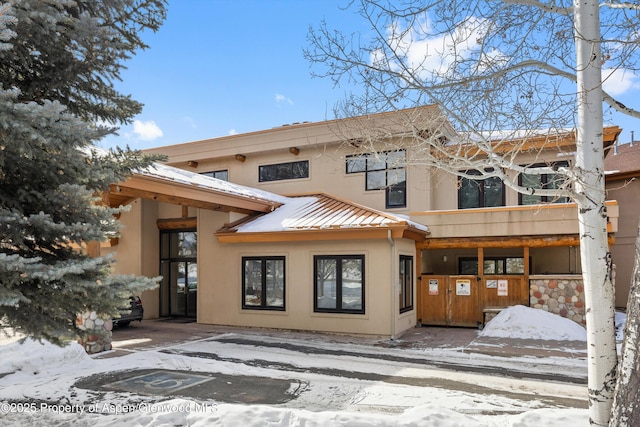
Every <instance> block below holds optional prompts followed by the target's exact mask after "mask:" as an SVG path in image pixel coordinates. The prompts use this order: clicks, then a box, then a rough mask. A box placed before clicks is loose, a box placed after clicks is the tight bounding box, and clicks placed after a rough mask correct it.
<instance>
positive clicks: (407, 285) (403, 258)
mask: <svg viewBox="0 0 640 427" xmlns="http://www.w3.org/2000/svg"><path fill="white" fill-rule="evenodd" d="M400 264H404V271H405V274H404V275H403V276H402V279H403V282H402V283H401V284H400V286H401V291H402V292H401V293H400V297H401V298H400V313H406V312H407V311H411V310H413V287H414V277H413V257H412V256H410V255H400ZM407 264H409V267H410V268H408V269H407ZM407 273H409V280H408V281H407V277H406V276H407Z"/></svg>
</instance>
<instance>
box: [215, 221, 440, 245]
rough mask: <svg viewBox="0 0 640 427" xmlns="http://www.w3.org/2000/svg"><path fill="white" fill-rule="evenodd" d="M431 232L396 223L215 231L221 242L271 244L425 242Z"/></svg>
mask: <svg viewBox="0 0 640 427" xmlns="http://www.w3.org/2000/svg"><path fill="white" fill-rule="evenodd" d="M427 235H429V232H428V231H424V230H420V229H417V228H414V227H411V226H410V225H393V226H386V227H362V228H323V229H308V230H291V231H271V232H236V231H233V232H228V231H219V232H216V233H214V236H216V237H217V238H218V241H219V242H221V243H272V242H303V241H319V240H322V241H329V240H334V241H336V240H373V239H388V238H389V237H390V238H392V239H411V240H414V241H416V242H422V241H424V239H425V238H426V237H427Z"/></svg>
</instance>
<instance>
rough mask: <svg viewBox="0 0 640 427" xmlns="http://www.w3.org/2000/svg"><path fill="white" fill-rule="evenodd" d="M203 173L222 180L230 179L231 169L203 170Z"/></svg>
mask: <svg viewBox="0 0 640 427" xmlns="http://www.w3.org/2000/svg"><path fill="white" fill-rule="evenodd" d="M201 175H204V176H209V177H211V178H217V179H221V180H222V181H229V171H228V170H226V169H225V170H219V171H212V172H202V174H201Z"/></svg>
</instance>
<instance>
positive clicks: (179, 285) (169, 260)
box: [160, 231, 198, 318]
mask: <svg viewBox="0 0 640 427" xmlns="http://www.w3.org/2000/svg"><path fill="white" fill-rule="evenodd" d="M160 240H161V244H160V253H161V257H160V269H161V273H160V274H161V275H162V282H161V284H160V315H161V316H180V317H194V318H195V317H196V314H197V312H196V308H197V301H198V298H197V297H198V263H197V252H196V248H197V234H196V232H195V231H163V232H162V233H161V235H160Z"/></svg>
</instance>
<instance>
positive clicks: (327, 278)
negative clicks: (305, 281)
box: [313, 255, 365, 314]
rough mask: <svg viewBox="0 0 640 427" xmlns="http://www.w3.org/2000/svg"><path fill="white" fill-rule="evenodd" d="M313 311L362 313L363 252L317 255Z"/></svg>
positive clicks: (315, 258)
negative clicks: (358, 253) (357, 253)
mask: <svg viewBox="0 0 640 427" xmlns="http://www.w3.org/2000/svg"><path fill="white" fill-rule="evenodd" d="M313 261H314V291H313V299H314V302H313V311H315V312H324V313H354V314H363V313H364V287H365V286H364V283H365V282H364V255H335V256H334V255H316V256H314V257H313Z"/></svg>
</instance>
